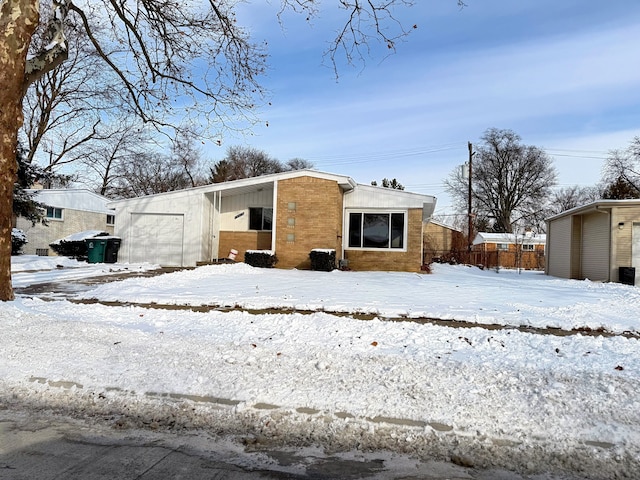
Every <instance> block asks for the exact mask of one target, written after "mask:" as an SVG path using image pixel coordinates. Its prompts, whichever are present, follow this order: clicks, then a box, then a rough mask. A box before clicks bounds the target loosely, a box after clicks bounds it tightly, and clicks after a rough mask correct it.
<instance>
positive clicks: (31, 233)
mask: <svg viewBox="0 0 640 480" xmlns="http://www.w3.org/2000/svg"><path fill="white" fill-rule="evenodd" d="M28 191H29V192H32V193H34V194H35V197H34V200H36V201H37V202H40V203H43V204H44V205H46V212H45V215H46V220H47V221H46V225H43V224H41V223H36V224H35V225H32V224H31V222H30V221H28V220H27V219H25V218H22V217H18V218H17V219H16V228H19V229H20V230H22V231H23V232H25V234H26V237H27V241H28V243H27V244H25V245H24V247H22V252H23V253H24V254H26V255H55V253H54V252H53V251H52V250H51V249H50V248H49V244H50V243H51V242H53V241H55V240H59V239H61V238H64V237H66V236H68V235H71V234H73V233H77V232H81V231H85V230H101V231H104V232H107V233H110V234H113V232H114V221H115V212H114V211H113V210H111V209H109V208H107V204H108V203H109V202H110V200H109V199H108V198H106V197H103V196H101V195H98V194H96V193H93V192H91V191H89V190H84V189H43V190H28Z"/></svg>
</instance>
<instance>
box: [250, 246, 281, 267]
mask: <svg viewBox="0 0 640 480" xmlns="http://www.w3.org/2000/svg"><path fill="white" fill-rule="evenodd" d="M244 263H246V264H247V265H251V266H252V267H259V268H273V267H274V266H275V264H276V263H278V257H276V254H275V253H274V252H273V251H271V250H247V251H246V252H244Z"/></svg>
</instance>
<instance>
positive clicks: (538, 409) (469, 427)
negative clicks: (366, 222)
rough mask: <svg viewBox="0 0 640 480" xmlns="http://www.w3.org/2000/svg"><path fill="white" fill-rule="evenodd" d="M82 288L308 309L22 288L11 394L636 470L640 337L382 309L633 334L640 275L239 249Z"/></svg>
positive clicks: (368, 444)
mask: <svg viewBox="0 0 640 480" xmlns="http://www.w3.org/2000/svg"><path fill="white" fill-rule="evenodd" d="M76 267H78V270H83V269H84V268H83V266H82V265H76ZM102 267H104V265H103V266H102ZM21 268H22V269H23V270H31V269H30V268H26V267H21ZM85 268H86V269H87V272H88V274H94V275H95V274H96V272H95V271H94V272H92V273H89V270H91V268H90V267H89V266H87V267H85ZM128 268H144V267H143V266H140V267H134V266H129V267H128ZM15 270H16V274H15V282H21V281H22V280H21V275H23V273H18V269H17V268H16V269H15ZM64 270H65V268H60V269H53V270H50V271H49V272H43V273H42V274H43V275H45V274H46V275H49V276H54V275H55V274H56V273H57V274H59V275H63V273H64ZM62 278H64V277H62ZM31 281H38V280H37V279H36V278H34V279H32V280H31ZM48 281H50V280H48ZM78 296H82V297H84V298H87V299H89V298H92V299H99V300H102V301H120V302H130V303H156V304H160V305H220V306H241V307H244V308H247V309H256V310H267V309H270V308H277V309H281V308H286V309H296V310H305V311H314V312H313V313H307V314H303V313H296V312H291V313H272V314H269V313H260V314H251V313H248V312H246V311H240V310H237V311H230V312H223V311H216V310H213V311H209V312H206V313H201V312H196V311H184V310H170V309H161V308H153V309H152V308H143V307H141V306H120V307H115V306H105V305H101V304H77V303H72V302H69V301H43V300H40V299H38V298H30V297H19V298H18V299H17V300H16V301H14V302H10V303H6V304H2V305H0V317H1V318H2V325H3V334H2V336H0V348H1V350H2V352H3V355H2V359H0V379H1V380H0V399H2V400H1V401H2V402H4V401H6V402H20V403H23V404H27V405H32V406H37V407H46V406H48V407H55V408H62V409H69V410H76V411H81V412H84V413H87V414H96V415H103V416H104V415H111V416H113V417H114V418H120V419H126V420H117V421H122V422H134V423H135V422H136V421H137V422H140V423H141V424H142V425H147V426H148V425H154V426H173V427H174V428H178V427H181V426H182V427H189V428H195V427H197V428H202V429H205V430H207V431H212V432H216V433H230V434H234V435H243V436H247V435H250V436H253V437H255V438H267V439H269V441H272V442H276V443H281V444H294V445H296V444H297V445H307V444H313V443H317V444H320V445H323V446H325V447H327V448H330V449H336V450H339V449H350V448H356V447H357V448H360V449H368V448H385V449H391V450H395V451H400V452H409V453H411V454H414V455H417V456H420V457H423V458H428V457H431V458H433V457H435V458H450V457H454V458H464V459H465V462H469V463H470V464H472V465H475V466H477V467H491V466H498V467H502V468H506V469H510V470H518V471H522V472H570V473H571V474H572V475H576V478H577V477H580V478H582V477H584V478H602V479H605V478H637V477H638V472H640V400H639V399H638V396H637V391H638V389H639V387H640V382H639V379H640V362H639V360H640V349H639V348H638V346H639V340H638V339H637V338H634V337H633V336H620V335H614V336H607V337H605V336H586V335H581V334H579V333H578V334H574V335H569V336H555V335H543V334H540V333H525V332H521V331H518V330H514V329H510V328H505V329H492V330H490V329H486V328H481V327H480V326H478V327H473V328H451V327H447V326H436V325H430V324H420V323H416V322H411V321H407V322H391V321H387V320H385V318H386V317H406V318H417V317H434V318H443V319H456V320H467V321H472V322H476V323H478V324H502V325H505V326H510V325H529V326H534V327H542V328H544V327H549V326H551V327H555V328H562V329H566V330H571V329H575V328H585V327H587V328H590V329H594V330H595V329H604V330H607V331H610V332H625V331H627V332H638V331H639V327H638V320H639V319H640V294H639V293H638V289H636V288H634V287H630V286H625V285H619V284H598V283H592V282H588V281H585V282H580V281H567V280H560V279H554V278H551V277H546V276H544V275H543V274H540V273H537V272H522V273H521V274H518V273H517V272H506V271H501V272H500V273H496V272H494V271H481V270H478V269H476V268H469V267H461V266H457V267H452V266H448V265H436V266H435V269H434V273H433V274H431V275H416V274H409V273H389V272H340V271H335V272H330V273H326V272H307V271H283V270H270V269H269V270H264V269H254V268H251V267H248V266H247V265H244V264H235V265H217V266H207V267H200V268H198V269H195V270H189V271H181V272H175V273H172V274H165V275H161V276H157V277H153V278H131V279H127V280H123V281H119V282H112V283H106V284H103V285H100V286H98V287H96V288H95V289H92V290H90V291H87V292H84V293H82V294H79V295H78ZM336 312H340V313H341V314H344V313H369V314H372V315H374V316H376V318H374V319H373V320H368V321H363V320H356V319H354V318H350V317H349V316H338V315H335V314H334V313H336Z"/></svg>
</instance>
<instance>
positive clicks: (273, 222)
mask: <svg viewBox="0 0 640 480" xmlns="http://www.w3.org/2000/svg"><path fill="white" fill-rule="evenodd" d="M272 203H273V206H272V208H273V219H272V220H271V251H272V252H274V253H276V254H277V252H276V236H277V235H276V234H277V229H278V227H277V225H278V180H274V181H273V201H272Z"/></svg>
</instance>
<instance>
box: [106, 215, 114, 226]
mask: <svg viewBox="0 0 640 480" xmlns="http://www.w3.org/2000/svg"><path fill="white" fill-rule="evenodd" d="M115 224H116V216H115V215H111V214H109V213H107V225H115Z"/></svg>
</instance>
